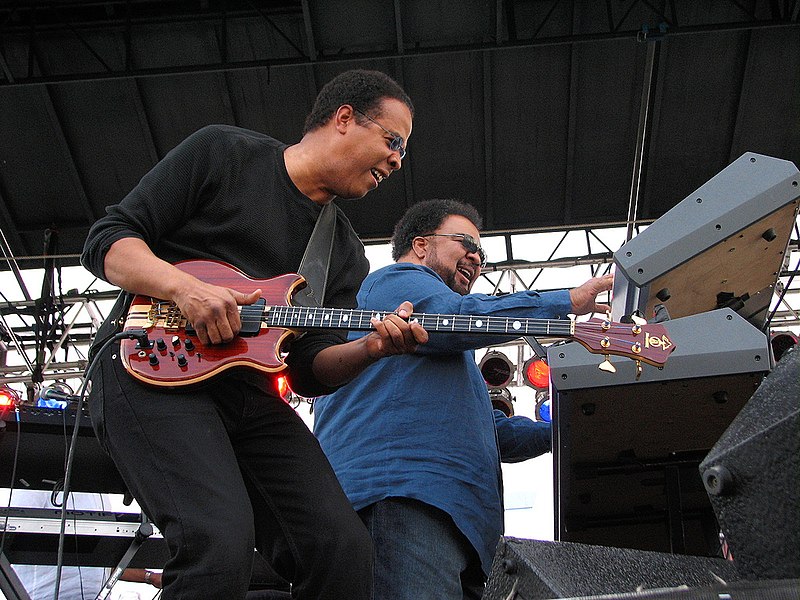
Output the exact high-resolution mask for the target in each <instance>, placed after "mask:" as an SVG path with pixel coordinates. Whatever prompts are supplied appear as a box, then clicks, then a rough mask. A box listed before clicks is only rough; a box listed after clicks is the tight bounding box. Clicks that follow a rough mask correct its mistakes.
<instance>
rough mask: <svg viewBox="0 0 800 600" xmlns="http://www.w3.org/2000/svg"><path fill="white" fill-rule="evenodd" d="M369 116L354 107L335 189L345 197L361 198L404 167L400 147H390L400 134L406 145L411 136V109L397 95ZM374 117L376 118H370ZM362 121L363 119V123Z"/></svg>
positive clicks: (340, 158)
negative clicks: (395, 148)
mask: <svg viewBox="0 0 800 600" xmlns="http://www.w3.org/2000/svg"><path fill="white" fill-rule="evenodd" d="M365 114H366V115H367V117H369V118H367V117H364V116H362V115H360V114H359V113H358V112H357V111H355V110H353V113H352V120H351V122H350V123H349V125H348V127H347V130H346V133H345V134H344V137H343V139H342V140H341V142H342V143H341V144H340V145H339V146H338V152H339V153H340V154H339V157H338V160H337V161H335V162H336V167H335V170H336V177H335V179H336V181H335V183H334V184H333V187H334V189H333V190H332V191H333V193H335V194H336V195H337V196H339V197H341V198H361V197H363V196H364V195H366V194H367V193H368V192H370V191H371V190H374V189H375V188H376V187H378V185H379V184H380V183H381V182H382V181H383V180H384V179H386V178H387V177H388V176H389V175H391V174H392V172H393V171H397V170H399V169H400V168H401V166H402V159H401V158H400V153H401V152H400V150H399V149H398V150H392V149H391V148H390V147H389V146H390V144H391V143H392V140H393V138H394V137H396V136H400V137H401V138H403V147H404V148H405V146H406V145H407V144H408V138H409V136H410V135H411V111H409V110H408V107H407V106H406V105H405V104H404V103H402V102H400V101H399V100H395V99H394V98H386V99H384V100H383V101H382V102H381V104H380V105H379V108H378V109H372V110H369V111H366V112H365ZM369 119H372V120H369ZM358 121H361V123H359V122H358Z"/></svg>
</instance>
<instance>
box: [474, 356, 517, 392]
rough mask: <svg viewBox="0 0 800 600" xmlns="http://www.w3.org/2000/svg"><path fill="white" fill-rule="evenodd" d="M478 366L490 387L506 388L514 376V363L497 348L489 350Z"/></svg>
mask: <svg viewBox="0 0 800 600" xmlns="http://www.w3.org/2000/svg"><path fill="white" fill-rule="evenodd" d="M478 367H479V368H480V370H481V375H482V376H483V380H484V381H485V382H486V385H487V386H488V387H489V389H498V388H504V387H506V386H507V385H508V384H509V383H511V380H512V379H513V378H514V363H512V362H511V361H510V360H508V357H507V356H506V355H505V354H503V353H502V352H497V351H496V350H490V351H489V352H487V353H486V354H485V355H484V356H483V358H482V359H481V362H480V364H479V365H478Z"/></svg>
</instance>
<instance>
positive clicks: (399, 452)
mask: <svg viewBox="0 0 800 600" xmlns="http://www.w3.org/2000/svg"><path fill="white" fill-rule="evenodd" d="M405 300H410V301H411V302H412V303H413V304H414V312H415V313H436V314H460V315H487V316H493V315H497V316H509V317H531V318H561V317H565V316H566V315H567V313H568V312H569V311H570V310H571V303H570V299H569V292H568V291H556V292H543V293H537V292H518V293H515V294H508V295H505V296H488V295H485V294H468V295H466V296H462V295H460V294H458V293H456V292H454V291H453V290H451V289H450V288H449V287H448V286H447V285H446V284H445V283H444V281H443V280H442V279H441V277H439V275H437V274H436V273H435V272H434V271H432V270H431V269H429V268H427V267H424V266H420V265H415V264H411V263H397V264H393V265H389V266H387V267H384V268H383V269H380V270H378V271H376V272H374V273H372V274H370V275H369V276H368V277H367V278H366V279H365V280H364V283H363V285H362V286H361V290H360V291H359V294H358V306H359V308H361V309H364V310H375V311H380V312H387V311H392V310H394V309H396V308H397V306H398V305H399V304H400V303H401V302H402V301H405ZM358 335H363V334H353V335H351V337H357V336H358ZM509 339H513V338H509V337H507V336H506V337H503V338H498V337H497V336H486V335H470V334H457V333H432V334H431V335H430V340H429V342H428V343H427V344H424V345H421V346H420V347H419V348H418V350H417V352H416V353H414V354H404V355H399V356H392V357H389V358H384V359H382V360H379V361H378V362H376V363H375V364H373V365H371V366H370V367H369V368H367V369H366V370H365V371H364V372H363V373H362V374H361V375H360V376H359V377H357V378H356V379H355V380H353V381H352V382H350V383H349V384H348V385H346V386H344V387H343V388H341V389H339V390H337V391H336V392H335V393H334V394H331V395H329V396H324V397H321V398H318V399H317V401H316V403H315V409H314V410H315V419H314V421H315V423H314V432H315V434H316V435H317V438H318V439H319V441H320V444H321V445H322V448H323V450H324V451H325V453H326V455H327V456H328V459H329V460H330V462H331V464H332V465H333V468H334V470H335V471H336V475H337V476H338V478H339V481H340V482H341V484H342V487H343V488H344V491H345V493H346V494H347V496H348V498H349V499H350V501H351V502H352V504H353V507H354V508H355V509H356V510H360V509H361V508H364V507H365V506H368V505H370V504H373V503H374V502H377V501H379V500H383V499H384V498H388V497H406V498H413V499H416V500H419V501H422V502H425V503H427V504H430V505H432V506H435V507H437V508H439V509H441V510H443V511H444V512H446V513H447V514H449V515H450V516H451V517H452V518H453V521H454V522H455V524H456V526H457V527H458V528H459V529H460V530H461V531H462V532H463V533H464V535H465V536H466V537H467V539H469V541H470V543H471V544H472V545H473V546H474V547H475V549H476V550H477V552H478V554H479V555H480V558H481V564H482V567H483V570H484V572H485V573H487V574H488V573H489V570H490V567H491V562H492V558H493V556H494V551H495V547H496V545H497V541H498V539H499V538H500V536H501V535H502V533H503V508H502V485H501V473H500V459H499V454H498V445H497V439H496V436H495V422H494V417H493V414H492V405H491V401H490V400H489V394H488V392H487V389H486V384H485V382H484V381H483V377H482V376H481V373H480V370H479V368H478V365H477V364H476V362H475V356H474V349H475V348H479V347H483V346H486V345H487V344H490V343H498V342H501V341H506V340H509Z"/></svg>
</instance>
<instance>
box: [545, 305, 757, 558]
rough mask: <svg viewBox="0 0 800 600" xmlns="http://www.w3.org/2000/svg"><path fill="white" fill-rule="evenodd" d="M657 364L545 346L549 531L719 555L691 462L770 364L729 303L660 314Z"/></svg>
mask: <svg viewBox="0 0 800 600" xmlns="http://www.w3.org/2000/svg"><path fill="white" fill-rule="evenodd" d="M664 326H665V327H666V329H667V333H668V334H669V337H670V338H671V340H672V341H673V343H674V344H675V346H676V348H675V351H674V352H673V353H672V354H671V355H670V357H669V359H668V360H667V362H666V364H665V365H664V367H663V369H658V368H655V367H651V366H648V365H643V371H642V373H641V376H639V377H638V378H637V373H636V368H635V366H634V363H633V361H631V360H630V359H627V358H623V357H616V356H612V357H611V360H610V362H611V363H612V364H613V365H614V367H615V368H616V372H615V373H608V372H606V371H602V370H599V369H598V363H599V362H600V360H601V357H599V356H597V355H595V354H591V353H590V352H589V351H588V350H586V349H585V348H584V347H583V346H582V345H581V344H579V343H577V342H569V343H565V344H560V345H556V344H553V345H551V346H550V347H549V349H548V359H549V361H548V362H549V364H550V373H551V381H552V386H553V389H552V395H551V397H552V400H553V412H554V418H553V466H554V471H555V480H554V489H553V491H554V495H555V504H554V507H555V515H554V516H555V526H556V530H555V539H557V540H559V541H562V542H578V543H582V544H595V545H603V546H615V547H620V548H631V549H636V550H648V551H654V552H672V553H677V554H693V555H696V556H719V555H720V544H719V526H718V524H717V522H716V516H715V514H714V510H713V508H712V506H711V503H710V502H709V499H708V494H707V493H706V490H705V487H704V486H703V482H702V479H701V477H700V473H699V472H698V466H699V465H700V462H701V461H702V460H703V459H704V458H705V457H706V456H707V455H708V452H709V451H710V450H711V448H712V447H713V446H714V444H716V443H717V440H718V439H719V437H720V436H721V435H722V433H723V432H724V431H725V430H726V429H727V427H728V426H729V425H730V424H731V422H732V421H733V420H734V419H735V418H736V416H737V415H738V414H739V411H740V410H741V409H742V408H743V407H744V406H745V404H747V402H748V400H749V399H750V398H751V397H752V395H753V393H754V392H755V391H756V389H757V388H758V386H759V385H760V384H761V382H762V381H763V379H764V376H765V375H766V374H767V373H768V372H769V363H770V361H769V356H770V354H769V342H768V339H767V336H766V335H765V334H764V333H763V332H761V331H759V330H758V329H756V328H755V327H753V326H752V325H751V324H750V323H749V322H747V321H746V320H745V319H744V318H742V317H741V316H740V315H739V314H737V313H736V312H734V311H732V310H731V309H729V308H725V309H720V310H715V311H710V312H707V313H702V314H698V315H691V316H687V317H682V318H680V319H673V320H671V321H668V322H666V323H664Z"/></svg>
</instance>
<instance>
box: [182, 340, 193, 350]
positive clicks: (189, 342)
mask: <svg viewBox="0 0 800 600" xmlns="http://www.w3.org/2000/svg"><path fill="white" fill-rule="evenodd" d="M183 345H184V347H185V348H186V349H187V350H188V351H189V352H191V351H192V350H194V342H193V341H192V340H190V339H189V338H186V339H185V340H183Z"/></svg>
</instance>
